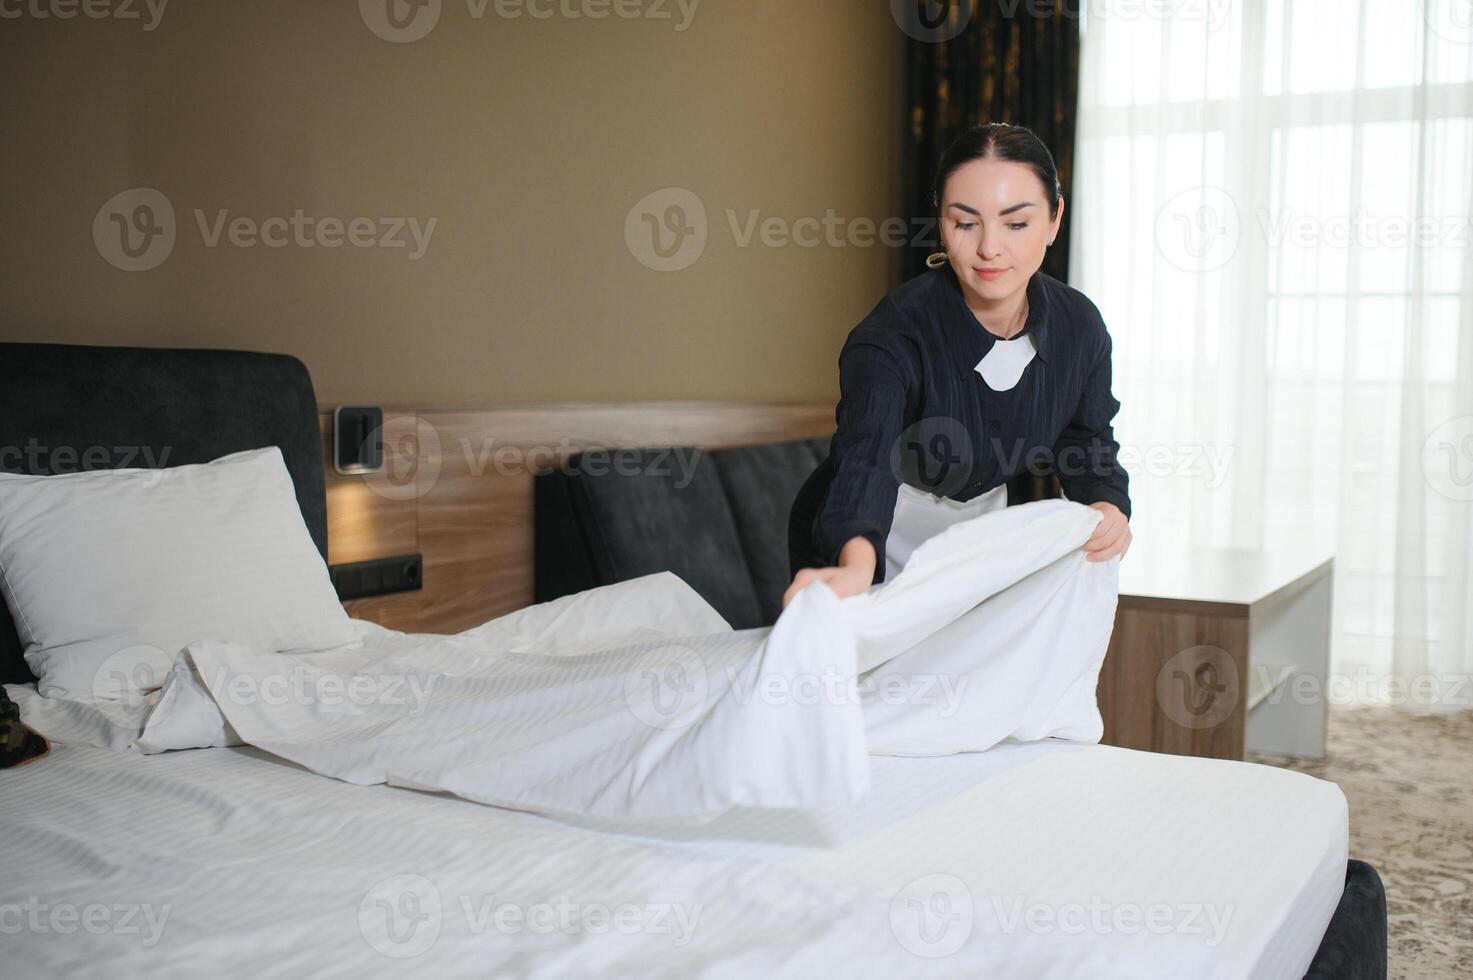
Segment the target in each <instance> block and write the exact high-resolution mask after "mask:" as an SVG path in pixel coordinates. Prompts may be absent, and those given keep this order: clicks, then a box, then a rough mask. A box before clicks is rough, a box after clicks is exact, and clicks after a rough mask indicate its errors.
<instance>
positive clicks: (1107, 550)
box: [1081, 500, 1130, 561]
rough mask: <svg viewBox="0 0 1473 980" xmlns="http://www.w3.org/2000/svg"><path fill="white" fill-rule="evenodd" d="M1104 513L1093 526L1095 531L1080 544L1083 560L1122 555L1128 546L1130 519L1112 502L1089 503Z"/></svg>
mask: <svg viewBox="0 0 1473 980" xmlns="http://www.w3.org/2000/svg"><path fill="white" fill-rule="evenodd" d="M1090 506H1091V507H1093V508H1094V509H1095V510H1097V511H1099V512H1100V513H1101V514H1104V515H1105V518H1104V520H1102V521H1100V523H1099V524H1098V525H1097V526H1096V527H1095V533H1094V534H1092V535H1090V538H1089V540H1088V541H1086V542H1084V544H1083V545H1082V546H1081V547H1083V548H1084V560H1085V561H1104V560H1106V559H1107V558H1114V557H1115V556H1116V555H1123V554H1125V552H1126V549H1128V548H1129V547H1130V520H1129V518H1127V517H1126V516H1125V514H1123V513H1122V512H1121V510H1120V508H1119V507H1116V506H1115V505H1114V504H1111V503H1106V502H1105V501H1103V500H1102V501H1100V502H1098V503H1093V504H1090Z"/></svg>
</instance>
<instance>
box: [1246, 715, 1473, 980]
mask: <svg viewBox="0 0 1473 980" xmlns="http://www.w3.org/2000/svg"><path fill="white" fill-rule="evenodd" d="M1327 742H1328V745H1327V754H1326V758H1325V759H1324V760H1323V761H1319V762H1311V761H1306V760H1301V759H1286V758H1282V757H1279V756H1265V755H1251V756H1250V757H1249V759H1250V761H1252V762H1263V763H1267V764H1268V765H1274V766H1283V767H1285V768H1288V769H1295V770H1298V771H1299V772H1304V773H1308V774H1310V775H1311V776H1318V777H1319V778H1321V779H1328V780H1330V781H1331V782H1333V783H1337V784H1339V786H1340V789H1341V791H1342V792H1344V793H1345V799H1346V800H1347V801H1348V802H1349V804H1350V856H1351V857H1355V858H1360V859H1361V860H1363V861H1369V862H1370V863H1371V864H1373V865H1375V867H1376V870H1377V871H1379V872H1381V881H1382V882H1383V883H1384V884H1385V886H1386V911H1387V918H1388V926H1389V939H1390V943H1389V949H1388V953H1387V959H1388V967H1389V973H1390V976H1392V977H1396V978H1402V977H1405V978H1408V980H1421V978H1424V977H1467V976H1473V712H1462V713H1459V714H1454V715H1433V716H1427V715H1418V714H1412V713H1410V712H1407V711H1404V710H1400V709H1397V708H1393V707H1332V708H1331V709H1330V717H1329V725H1328V733H1327Z"/></svg>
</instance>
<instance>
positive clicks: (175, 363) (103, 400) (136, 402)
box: [0, 344, 327, 684]
mask: <svg viewBox="0 0 1473 980" xmlns="http://www.w3.org/2000/svg"><path fill="white" fill-rule="evenodd" d="M263 446H280V447H281V452H282V455H283V456H284V457H285V458H286V466H287V469H288V470H289V471H290V472H291V475H292V481H293V482H294V483H295V484H296V488H297V502H298V503H299V504H300V505H301V507H302V516H303V517H304V518H305V519H306V521H307V528H308V529H309V530H310V531H311V532H312V540H313V541H314V542H316V544H317V550H318V551H320V552H321V553H322V555H323V560H324V561H326V560H327V494H326V490H325V486H324V474H323V469H322V433H321V429H320V427H319V424H318V420H317V399H316V396H315V395H314V394H313V392H312V378H311V376H310V375H308V373H307V368H306V366H305V365H304V364H302V362H301V361H299V360H297V359H296V358H294V357H288V356H285V355H282V354H255V353H247V352H242V351H224V350H171V349H160V348H149V347H78V346H68V345H63V344H0V470H3V471H5V472H9V473H35V474H51V473H64V472H73V471H76V470H82V469H89V470H97V469H116V468H119V467H166V466H182V465H184V464H187V463H205V462H208V461H210V460H212V459H216V458H217V457H220V456H224V455H226V454H227V453H234V452H240V451H242V450H246V449H259V448H261V447H263ZM31 680H34V677H33V676H32V675H31V672H30V669H29V668H28V667H27V666H26V663H25V660H24V658H23V657H22V656H21V645H20V638H19V637H18V636H17V634H16V631H15V624H14V623H13V622H12V621H11V618H10V612H9V610H8V609H6V608H5V607H4V604H3V603H0V682H4V683H8V684H18V683H25V682H28V681H31Z"/></svg>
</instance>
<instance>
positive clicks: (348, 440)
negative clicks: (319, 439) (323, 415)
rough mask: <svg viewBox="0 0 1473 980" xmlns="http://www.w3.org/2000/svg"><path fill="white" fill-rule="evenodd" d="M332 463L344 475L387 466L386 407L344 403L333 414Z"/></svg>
mask: <svg viewBox="0 0 1473 980" xmlns="http://www.w3.org/2000/svg"><path fill="white" fill-rule="evenodd" d="M332 465H333V469H335V470H337V471H338V472H339V473H342V474H344V475H352V474H355V473H372V472H373V471H375V470H377V469H378V468H379V467H380V466H383V465H384V410H383V409H382V408H379V407H378V406H377V405H341V406H339V407H338V408H337V410H336V411H334V412H333V413H332Z"/></svg>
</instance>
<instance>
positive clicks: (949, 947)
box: [0, 740, 1348, 978]
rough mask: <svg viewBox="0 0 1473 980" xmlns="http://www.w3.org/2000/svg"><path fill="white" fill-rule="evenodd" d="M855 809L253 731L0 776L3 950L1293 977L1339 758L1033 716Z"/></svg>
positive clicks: (132, 963) (314, 969)
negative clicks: (246, 744) (518, 791)
mask: <svg viewBox="0 0 1473 980" xmlns="http://www.w3.org/2000/svg"><path fill="white" fill-rule="evenodd" d="M872 763H873V766H872V781H871V790H870V793H869V795H868V797H867V798H866V800H865V801H864V802H863V803H862V804H861V805H858V806H850V807H844V808H836V809H833V810H829V811H817V812H795V811H774V810H748V809H743V810H737V811H734V812H732V813H730V814H728V815H726V816H724V817H722V818H720V819H718V820H717V821H715V822H714V823H710V824H706V825H704V826H699V827H682V828H660V829H658V830H642V831H640V832H637V833H636V832H630V831H629V830H628V829H627V828H625V829H617V830H616V829H613V828H610V827H603V826H600V825H599V824H598V823H597V822H594V821H568V820H557V819H553V818H549V817H543V816H538V815H534V814H530V813H522V812H516V811H510V810H503V809H498V808H495V807H488V806H484V805H480V804H476V803H472V802H468V801H465V800H462V799H458V798H455V797H451V796H447V795H440V794H431V793H424V792H418V791H414V790H407V789H401V788H395V787H389V786H383V785H375V786H355V785H351V784H348V783H344V782H340V781H337V780H333V779H328V778H325V777H322V776H319V775H316V774H314V773H311V772H308V771H306V770H304V769H302V768H300V767H297V766H295V765H293V764H291V763H287V762H284V761H282V760H280V759H279V758H276V757H274V756H271V755H268V754H266V753H264V752H261V751H259V750H257V749H253V748H210V749H198V750H192V751H183V752H172V753H166V754H164V755H160V756H152V757H145V756H140V755H137V754H134V753H117V752H112V751H108V750H106V749H101V748H93V747H88V746H82V745H75V744H59V745H56V746H55V747H54V748H53V752H52V755H51V756H49V757H47V758H45V759H42V760H39V761H37V762H36V763H34V764H32V765H29V766H25V767H23V768H19V769H13V770H6V771H3V772H0V841H3V842H4V850H5V854H6V857H5V874H4V876H3V878H0V934H3V937H4V938H3V941H0V942H3V946H4V960H5V973H6V975H7V976H12V977H30V976H57V975H69V976H109V977H114V976H120V975H138V974H142V973H145V972H147V973H149V974H160V973H162V974H169V975H175V974H185V973H188V974H191V975H211V976H250V977H277V976H280V977H303V976H326V977H336V976H341V977H349V976H351V977H355V978H363V977H376V976H406V975H409V976H419V975H432V976H435V977H437V978H441V977H459V976H489V975H497V976H548V977H562V976H570V975H577V976H589V975H606V976H618V975H637V976H642V977H648V976H671V977H675V976H680V977H685V976H710V977H739V976H759V975H762V976H767V975H792V976H810V975H847V976H859V977H865V976H896V975H904V976H936V977H942V976H1008V977H1028V976H1033V977H1075V976H1086V975H1087V976H1098V977H1114V976H1120V977H1124V976H1130V977H1143V976H1160V977H1182V976H1204V977H1205V976H1218V977H1270V978H1272V977H1296V978H1297V977H1301V976H1302V975H1303V973H1304V971H1305V968H1306V967H1307V966H1308V964H1309V962H1310V960H1311V959H1312V957H1313V954H1314V951H1315V949H1316V947H1317V946H1318V944H1319V942H1320V939H1321V936H1322V935H1323V933H1324V931H1325V927H1326V925H1327V924H1328V922H1329V920H1330V917H1331V915H1332V913H1333V911H1334V909H1335V906H1336V902H1337V901H1338V899H1339V897H1340V893H1341V890H1342V886H1343V883H1344V879H1345V867H1346V856H1347V855H1346V850H1347V829H1348V828H1347V812H1346V804H1345V799H1344V797H1343V796H1342V795H1341V793H1340V791H1339V789H1338V788H1337V787H1336V786H1334V785H1333V784H1331V783H1327V782H1323V781H1321V780H1316V779H1313V778H1310V777H1307V776H1304V775H1302V774H1299V773H1294V772H1290V771H1287V770H1280V769H1275V768H1271V767H1266V766H1258V765H1251V764H1246V763H1237V762H1228V761H1219V760H1208V759H1193V758H1185V757H1176V756H1166V755H1157V754H1151V753H1145V752H1138V751H1134V750H1129V749H1120V748H1114V747H1110V746H1103V745H1091V744H1080V743H1070V742H1063V741H1057V740H1045V741H1042V742H1033V743H1017V742H1011V741H1009V742H1004V743H1002V744H1000V745H997V746H995V747H994V748H992V749H989V750H988V751H986V752H980V753H971V754H962V755H955V756H945V757H936V758H899V757H892V758H886V757H874V758H873V759H872Z"/></svg>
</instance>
